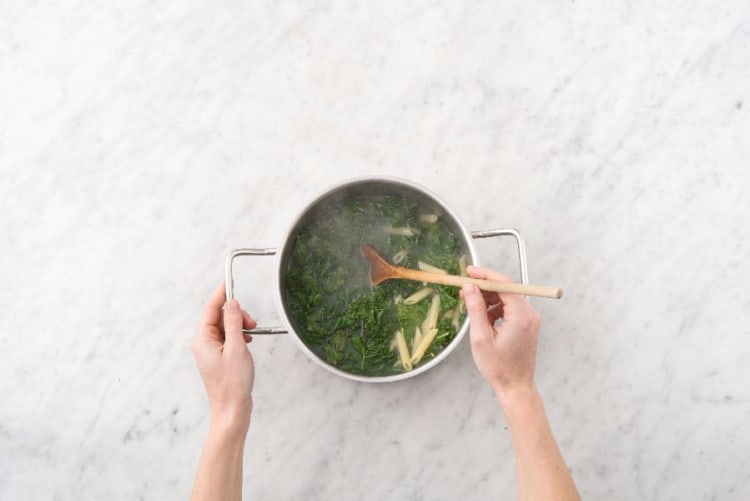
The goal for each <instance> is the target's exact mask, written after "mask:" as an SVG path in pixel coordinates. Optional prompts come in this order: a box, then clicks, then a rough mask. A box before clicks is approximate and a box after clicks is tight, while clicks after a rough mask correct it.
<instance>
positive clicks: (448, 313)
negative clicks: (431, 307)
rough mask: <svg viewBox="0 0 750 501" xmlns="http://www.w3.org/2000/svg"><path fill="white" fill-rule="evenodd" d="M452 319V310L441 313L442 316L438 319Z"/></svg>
mask: <svg viewBox="0 0 750 501" xmlns="http://www.w3.org/2000/svg"><path fill="white" fill-rule="evenodd" d="M451 318H453V310H446V311H444V312H443V316H442V317H440V319H441V320H446V319H451Z"/></svg>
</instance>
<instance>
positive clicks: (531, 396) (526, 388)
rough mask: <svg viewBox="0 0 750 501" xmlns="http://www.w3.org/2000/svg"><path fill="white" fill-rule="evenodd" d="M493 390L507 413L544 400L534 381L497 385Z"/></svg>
mask: <svg viewBox="0 0 750 501" xmlns="http://www.w3.org/2000/svg"><path fill="white" fill-rule="evenodd" d="M492 389H493V390H494V392H495V398H496V399H497V401H498V403H499V404H500V407H502V408H503V411H505V412H506V413H507V412H508V411H510V410H513V409H515V408H518V407H523V406H528V405H531V404H536V403H537V402H541V399H542V397H541V395H540V394H539V390H538V389H537V387H536V384H535V383H534V381H529V382H527V383H522V384H516V385H499V384H495V385H493V386H492Z"/></svg>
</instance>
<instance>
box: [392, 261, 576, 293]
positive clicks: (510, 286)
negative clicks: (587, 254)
mask: <svg viewBox="0 0 750 501" xmlns="http://www.w3.org/2000/svg"><path fill="white" fill-rule="evenodd" d="M397 270H398V275H399V277H401V278H406V279H409V280H417V281H420V282H430V283H433V284H441V285H451V286H455V287H462V286H463V285H464V284H475V285H476V286H477V287H479V288H480V289H482V290H484V291H491V292H500V293H504V294H521V295H524V296H536V297H546V298H551V299H560V298H561V297H562V294H563V291H562V289H561V288H559V287H550V286H548V285H526V284H518V283H508V282H496V281H494V280H484V279H481V278H471V277H459V276H456V275H443V274H440V273H428V272H426V271H421V270H411V269H408V268H402V267H398V268H397Z"/></svg>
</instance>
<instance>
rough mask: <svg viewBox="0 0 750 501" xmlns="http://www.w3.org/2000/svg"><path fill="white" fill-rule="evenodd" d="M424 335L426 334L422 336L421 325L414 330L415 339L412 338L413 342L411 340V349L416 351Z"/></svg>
mask: <svg viewBox="0 0 750 501" xmlns="http://www.w3.org/2000/svg"><path fill="white" fill-rule="evenodd" d="M423 337H424V336H422V331H421V330H420V328H419V327H417V328H416V329H415V330H414V339H412V342H411V351H414V350H416V349H417V346H419V343H421V342H422V338H423Z"/></svg>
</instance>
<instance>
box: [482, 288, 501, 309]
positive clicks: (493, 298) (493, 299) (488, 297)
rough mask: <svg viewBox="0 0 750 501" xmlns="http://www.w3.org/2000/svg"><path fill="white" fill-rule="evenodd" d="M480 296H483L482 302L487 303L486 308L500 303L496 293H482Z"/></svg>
mask: <svg viewBox="0 0 750 501" xmlns="http://www.w3.org/2000/svg"><path fill="white" fill-rule="evenodd" d="M482 295H483V296H484V302H485V303H487V306H492V305H493V304H498V303H499V302H500V295H499V294H498V293H497V292H488V291H482Z"/></svg>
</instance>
